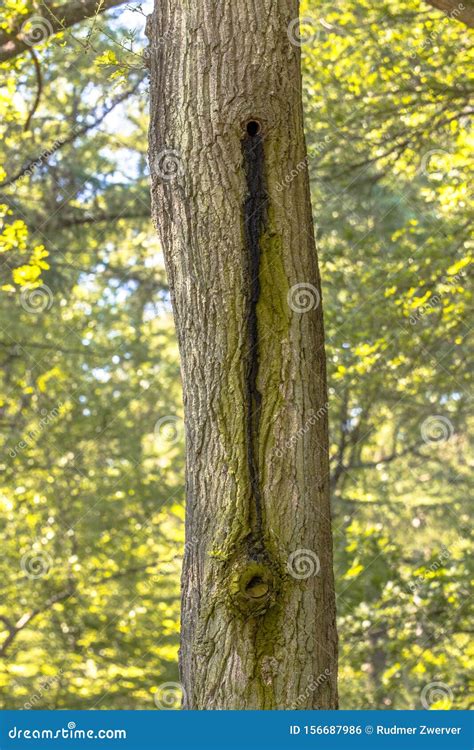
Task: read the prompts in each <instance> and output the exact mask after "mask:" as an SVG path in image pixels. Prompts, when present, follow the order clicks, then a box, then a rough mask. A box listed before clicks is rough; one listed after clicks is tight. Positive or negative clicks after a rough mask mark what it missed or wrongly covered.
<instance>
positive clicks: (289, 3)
mask: <svg viewBox="0 0 474 750" xmlns="http://www.w3.org/2000/svg"><path fill="white" fill-rule="evenodd" d="M147 33H148V36H149V38H150V69H151V125H150V169H151V178H152V198H153V216H154V219H155V221H156V224H157V227H158V232H159V236H160V238H161V240H162V243H163V249H164V253H165V259H166V265H167V271H168V277H169V283H170V288H171V294H172V302H173V308H174V314H175V320H176V328H177V333H178V340H179V345H180V353H181V362H182V378H183V391H184V407H185V421H186V460H187V508H186V537H187V544H186V547H185V559H184V566H183V578H182V584H183V595H182V643H181V653H180V667H181V679H182V684H183V691H184V703H183V705H184V707H185V708H189V709H277V708H301V709H309V708H336V707H337V687H336V671H337V656H336V652H337V636H336V627H335V601H334V585H333V572H332V540H331V523H330V508H329V494H328V455H327V454H328V451H327V442H328V441H327V401H326V399H327V396H326V374H325V358H324V333H323V321H322V309H321V305H320V285H319V274H318V267H317V257H316V250H315V244H314V235H313V227H312V217H311V204H310V197H309V182H308V174H307V169H306V164H307V160H306V151H305V142H304V133H303V113H302V102H301V74H300V50H299V46H298V42H299V40H298V3H297V2H296V0H259V1H258V2H251V0H233V1H232V2H216V1H215V0H181V2H176V0H157V2H156V4H155V10H154V13H153V15H152V16H151V17H150V20H149V24H148V29H147Z"/></svg>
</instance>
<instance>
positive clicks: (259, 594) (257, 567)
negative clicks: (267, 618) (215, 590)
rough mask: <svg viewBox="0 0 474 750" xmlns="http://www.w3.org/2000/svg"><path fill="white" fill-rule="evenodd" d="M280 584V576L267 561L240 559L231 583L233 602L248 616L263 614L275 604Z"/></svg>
mask: <svg viewBox="0 0 474 750" xmlns="http://www.w3.org/2000/svg"><path fill="white" fill-rule="evenodd" d="M278 584H279V576H278V574H277V573H276V572H275V570H274V569H273V566H272V565H270V564H269V563H268V562H267V561H259V560H251V561H248V560H247V562H243V561H240V562H239V563H238V564H237V565H236V566H235V569H234V573H233V576H232V580H231V585H230V594H231V600H232V604H233V605H234V607H235V608H236V609H237V610H238V611H239V612H240V613H241V614H243V615H246V616H247V617H257V616H261V615H263V614H265V612H267V610H268V609H270V607H271V606H272V605H273V604H275V602H276V599H277V594H278Z"/></svg>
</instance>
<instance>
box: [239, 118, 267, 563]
mask: <svg viewBox="0 0 474 750" xmlns="http://www.w3.org/2000/svg"><path fill="white" fill-rule="evenodd" d="M242 153H243V157H244V165H245V175H246V180H247V197H246V200H245V203H244V207H243V214H244V226H245V242H246V251H247V257H246V274H245V280H244V283H245V288H246V292H247V301H248V307H247V352H246V357H245V388H246V394H245V396H246V410H247V414H246V431H247V463H248V471H249V480H250V492H251V498H250V523H251V527H252V531H253V533H254V536H255V539H254V543H255V547H256V550H257V551H261V550H263V548H264V541H263V516H262V498H261V486H260V472H259V459H258V443H259V440H258V438H259V421H260V409H261V400H262V397H261V394H260V393H259V391H258V388H257V376H258V368H259V341H258V320H257V305H258V300H259V297H260V279H259V273H260V237H261V234H262V232H263V231H264V228H265V223H266V215H267V203H268V196H267V192H266V189H265V177H264V148H263V136H262V134H261V130H260V125H259V123H257V122H256V121H253V120H251V121H250V122H249V123H247V130H246V134H245V136H244V138H243V139H242Z"/></svg>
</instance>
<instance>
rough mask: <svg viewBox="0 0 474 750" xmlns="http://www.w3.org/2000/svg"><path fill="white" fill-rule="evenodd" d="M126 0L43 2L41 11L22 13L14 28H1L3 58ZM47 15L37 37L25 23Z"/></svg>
mask: <svg viewBox="0 0 474 750" xmlns="http://www.w3.org/2000/svg"><path fill="white" fill-rule="evenodd" d="M124 2H126V0H70V2H67V3H64V4H63V5H53V4H49V3H41V6H40V11H39V10H37V9H35V10H32V11H31V12H30V13H28V14H25V15H23V16H20V17H19V18H18V21H17V23H16V24H15V25H14V27H13V29H10V30H8V29H1V30H0V62H6V61H7V60H11V59H12V58H14V57H16V56H17V55H19V54H20V53H21V52H24V51H25V50H27V49H29V48H31V47H33V46H34V45H35V44H40V43H41V42H44V41H45V39H47V38H48V37H49V36H52V35H53V34H58V33H59V32H60V31H64V30H65V29H68V28H69V27H70V26H74V25H75V24H76V23H80V22H81V21H85V20H86V19H87V18H92V17H93V16H96V15H98V14H99V13H103V12H104V11H106V10H109V8H115V7H117V6H118V5H123V4H124ZM33 17H34V18H35V19H37V18H39V17H42V18H44V19H45V20H44V24H43V25H42V27H41V33H38V34H37V38H35V33H34V30H33V31H32V32H30V33H28V27H26V31H25V24H26V22H27V21H28V20H29V19H31V18H33Z"/></svg>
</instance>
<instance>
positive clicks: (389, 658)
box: [0, 0, 473, 709]
mask: <svg viewBox="0 0 474 750" xmlns="http://www.w3.org/2000/svg"><path fill="white" fill-rule="evenodd" d="M30 8H31V3H30V0H8V2H7V3H6V4H5V11H4V16H3V18H2V19H1V20H0V27H1V28H8V27H9V24H12V19H17V18H18V15H19V14H22V13H26V12H27V11H28V10H29V9H30ZM147 10H148V8H147V7H146V6H143V7H142V6H139V5H131V6H126V7H122V8H118V9H116V10H114V11H109V12H108V13H107V14H105V15H103V16H101V17H98V18H96V19H93V20H90V21H88V22H85V23H82V24H80V25H78V26H75V27H74V28H73V29H72V30H70V31H68V32H66V33H64V34H61V35H59V36H56V37H52V38H50V39H48V40H46V41H45V42H44V44H41V45H39V46H37V47H35V50H34V52H31V51H30V50H28V51H26V52H25V53H23V54H22V55H20V56H19V57H16V58H15V59H13V60H11V61H9V62H7V63H4V64H3V65H1V66H0V68H1V70H2V74H3V75H2V78H3V87H2V90H1V94H0V114H1V120H2V125H1V135H2V146H1V149H2V160H1V167H0V210H1V215H2V217H3V221H2V229H1V234H0V243H1V244H0V257H1V272H0V273H1V278H0V283H1V286H2V292H1V296H0V315H1V322H0V326H1V333H0V357H1V364H2V368H1V379H2V384H1V393H0V419H1V425H2V438H1V440H2V447H1V455H0V462H1V469H2V474H1V490H0V504H1V508H2V513H1V519H0V544H1V548H2V556H1V561H0V591H1V598H0V696H1V697H0V705H1V707H2V708H25V709H30V708H41V709H48V708H66V707H67V708H79V709H86V708H110V709H112V708H115V709H117V708H118V709H125V708H127V709H129V708H136V709H138V708H153V707H154V702H153V696H154V694H155V691H156V690H157V688H158V686H159V685H160V684H162V683H164V682H167V681H177V680H178V674H177V651H178V633H179V572H180V561H181V558H182V548H183V517H184V508H183V503H184V488H183V451H184V445H183V430H182V421H181V417H182V405H181V394H180V378H179V362H178V352H177V345H176V341H175V336H174V330H173V322H172V317H171V311H170V304H169V296H168V292H167V287H166V277H165V273H164V269H163V258H162V254H161V251H160V246H159V243H158V240H157V239H156V237H155V232H154V230H153V228H152V226H151V223H150V220H149V214H150V207H149V196H148V178H147V162H146V148H147V132H146V131H147V107H148V94H147V70H146V53H145V48H146V42H145V38H144V33H143V32H144V23H145V17H144V15H145V12H146V11H147ZM301 38H302V41H303V42H304V44H303V50H302V51H303V66H304V104H305V112H306V130H307V141H308V161H307V168H308V169H309V172H310V177H311V184H312V192H313V207H314V218H315V223H316V227H317V234H318V245H319V253H320V262H321V270H322V277H323V286H324V305H325V320H326V331H327V355H328V366H329V384H330V424H331V464H332V507H333V517H334V541H335V572H336V583H337V590H338V614H339V632H340V692H341V707H342V708H353V709H357V708H396V709H401V708H420V707H422V706H425V707H427V704H428V706H429V707H431V708H466V707H468V706H469V686H468V675H469V668H470V665H472V662H473V655H472V644H471V646H470V645H469V642H470V640H471V639H470V634H471V632H472V626H471V625H470V623H469V596H470V593H469V567H468V532H469V523H468V502H469V489H470V487H469V468H470V466H471V465H472V454H470V453H469V445H468V437H467V435H468V428H469V413H468V406H469V386H470V379H469V343H468V334H469V307H470V302H471V294H470V291H469V260H470V250H471V248H472V242H470V225H469V220H470V216H471V215H472V200H471V195H470V192H471V190H470V188H472V184H473V181H472V162H471V164H470V161H469V157H470V151H469V149H470V146H471V148H472V140H471V142H470V141H469V137H470V136H469V127H468V125H469V117H470V115H471V114H472V111H473V108H472V99H471V95H472V91H473V84H472V79H471V80H470V78H469V73H470V71H471V69H470V67H469V64H468V61H469V55H470V53H471V48H470V46H469V32H468V30H467V28H466V27H465V26H463V25H462V24H461V23H458V22H456V21H454V20H451V19H448V18H446V17H445V16H443V15H442V14H441V13H439V12H437V11H435V10H433V9H432V8H430V7H429V6H428V5H425V4H423V3H421V2H420V3H419V2H408V0H406V1H405V0H390V2H382V3H376V4H373V3H369V2H366V1H365V0H358V1H357V2H355V0H339V1H338V3H337V7H336V4H331V3H326V2H316V0H307V1H306V2H304V3H303V4H302V22H301ZM289 179H291V175H290V176H289ZM432 683H442V685H443V687H442V688H441V689H438V690H436V689H435V690H434V692H430V691H431V685H432ZM430 696H431V697H430Z"/></svg>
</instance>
